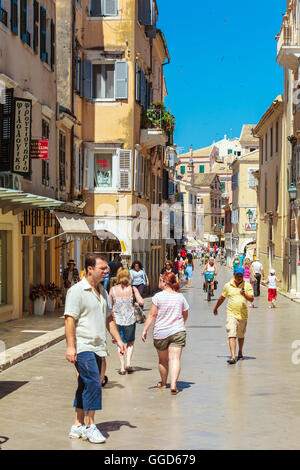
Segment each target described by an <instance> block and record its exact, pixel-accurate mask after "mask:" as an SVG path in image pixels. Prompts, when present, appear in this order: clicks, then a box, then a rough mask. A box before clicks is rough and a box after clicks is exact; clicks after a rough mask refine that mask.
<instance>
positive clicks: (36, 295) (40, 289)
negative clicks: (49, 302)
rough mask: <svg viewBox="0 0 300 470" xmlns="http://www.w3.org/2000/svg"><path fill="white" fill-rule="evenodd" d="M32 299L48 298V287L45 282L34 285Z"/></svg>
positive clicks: (31, 292) (30, 296)
mask: <svg viewBox="0 0 300 470" xmlns="http://www.w3.org/2000/svg"><path fill="white" fill-rule="evenodd" d="M29 298H30V300H32V301H33V302H34V301H35V300H36V299H43V300H46V298H47V289H46V287H45V286H43V284H38V285H37V286H32V287H31V289H30V294H29Z"/></svg>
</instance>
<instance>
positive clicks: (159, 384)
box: [157, 382, 167, 390]
mask: <svg viewBox="0 0 300 470" xmlns="http://www.w3.org/2000/svg"><path fill="white" fill-rule="evenodd" d="M157 388H159V389H160V390H165V389H166V388H167V384H166V385H163V384H162V383H161V382H158V384H157Z"/></svg>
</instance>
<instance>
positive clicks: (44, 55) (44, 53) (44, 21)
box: [40, 7, 47, 62]
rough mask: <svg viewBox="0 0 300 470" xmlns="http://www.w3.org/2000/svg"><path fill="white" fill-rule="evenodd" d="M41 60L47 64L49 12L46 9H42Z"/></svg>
mask: <svg viewBox="0 0 300 470" xmlns="http://www.w3.org/2000/svg"><path fill="white" fill-rule="evenodd" d="M40 19H41V21H40V58H41V59H42V61H44V62H47V51H46V44H47V42H46V39H47V38H46V36H47V12H46V9H45V8H43V7H40Z"/></svg>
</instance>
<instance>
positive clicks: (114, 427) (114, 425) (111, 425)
mask: <svg viewBox="0 0 300 470" xmlns="http://www.w3.org/2000/svg"><path fill="white" fill-rule="evenodd" d="M122 426H128V427H129V428H132V429H135V428H137V426H133V425H132V424H130V423H129V421H107V422H106V423H99V424H97V428H98V429H99V430H100V432H101V433H102V434H103V436H104V437H106V438H108V437H109V433H110V432H113V431H119V430H120V429H121V427H122Z"/></svg>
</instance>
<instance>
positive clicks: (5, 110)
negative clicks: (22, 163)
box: [0, 88, 14, 171]
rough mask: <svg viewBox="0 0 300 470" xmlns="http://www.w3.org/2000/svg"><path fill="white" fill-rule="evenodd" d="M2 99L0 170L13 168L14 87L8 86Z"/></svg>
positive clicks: (0, 115)
mask: <svg viewBox="0 0 300 470" xmlns="http://www.w3.org/2000/svg"><path fill="white" fill-rule="evenodd" d="M1 97H3V99H2V100H1V101H2V103H1V101H0V170H1V171H9V170H10V169H11V146H12V143H11V122H12V112H13V98H14V90H13V88H7V89H6V90H5V91H4V92H2V93H1Z"/></svg>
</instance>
